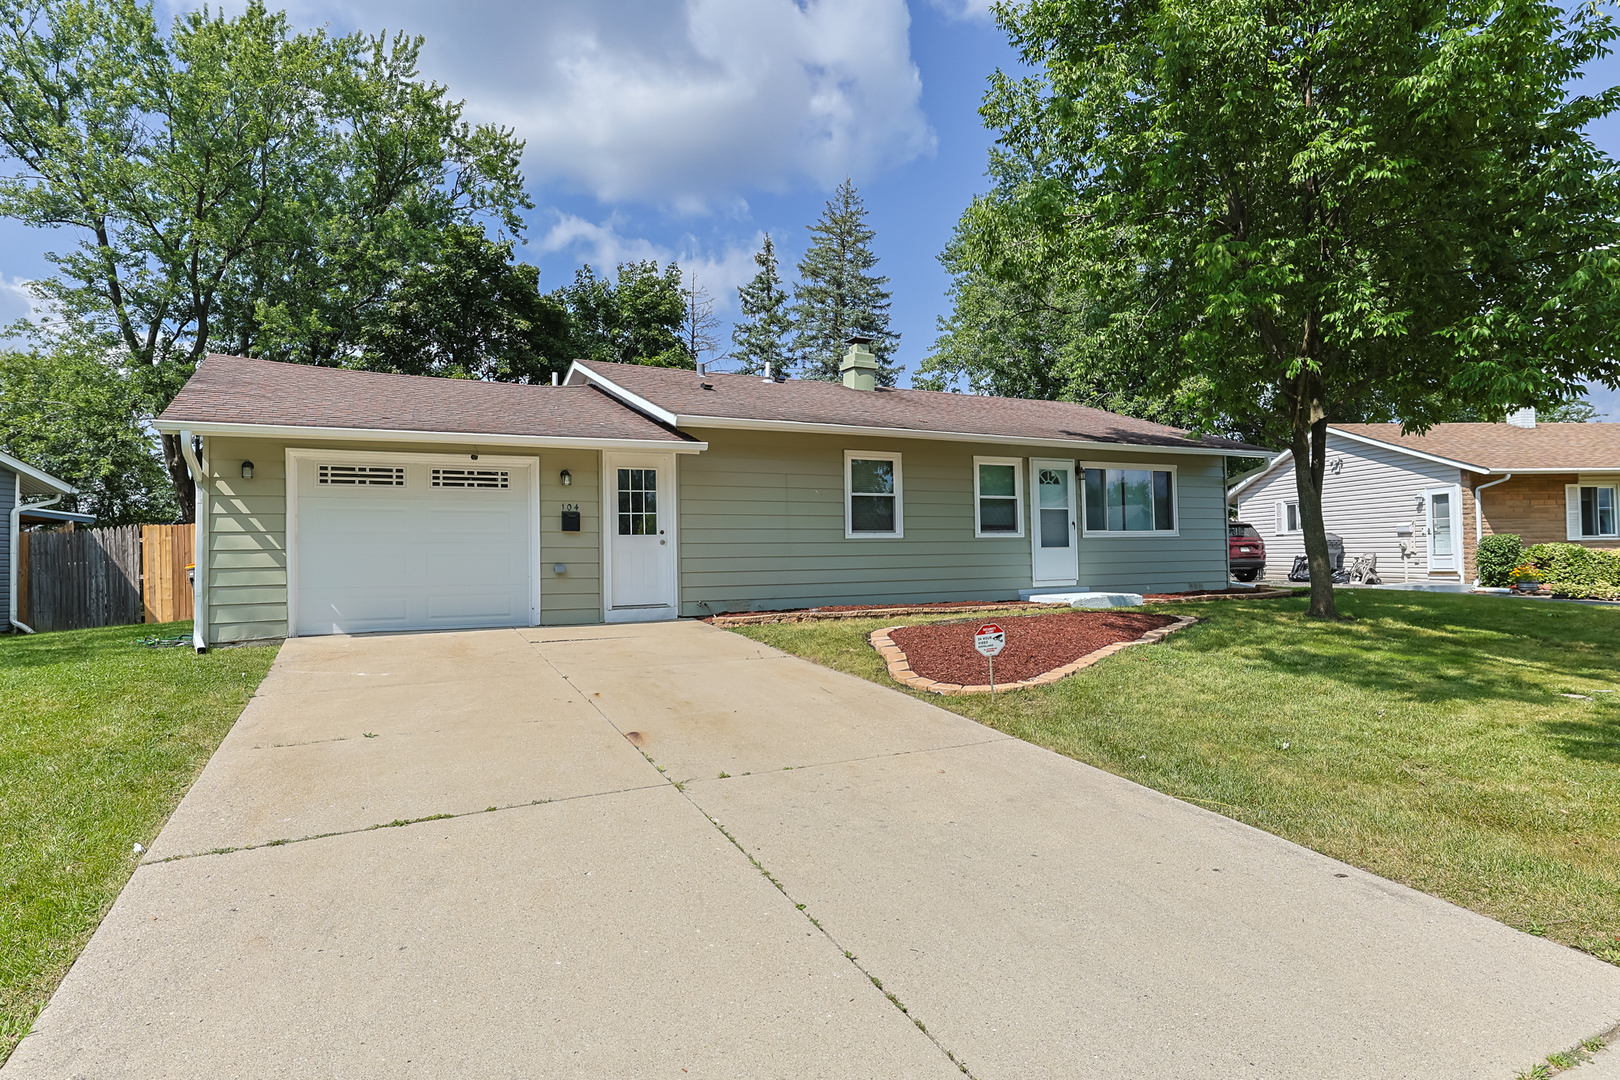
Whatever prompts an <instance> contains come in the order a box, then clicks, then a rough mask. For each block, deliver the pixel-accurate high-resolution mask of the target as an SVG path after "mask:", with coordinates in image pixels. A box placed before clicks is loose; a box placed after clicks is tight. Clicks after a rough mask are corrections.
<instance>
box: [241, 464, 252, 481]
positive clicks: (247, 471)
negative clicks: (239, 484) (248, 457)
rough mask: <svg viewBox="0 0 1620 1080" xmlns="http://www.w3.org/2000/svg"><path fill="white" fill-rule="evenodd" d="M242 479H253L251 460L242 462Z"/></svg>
mask: <svg viewBox="0 0 1620 1080" xmlns="http://www.w3.org/2000/svg"><path fill="white" fill-rule="evenodd" d="M242 479H244V480H251V479H253V462H251V461H244V462H242Z"/></svg>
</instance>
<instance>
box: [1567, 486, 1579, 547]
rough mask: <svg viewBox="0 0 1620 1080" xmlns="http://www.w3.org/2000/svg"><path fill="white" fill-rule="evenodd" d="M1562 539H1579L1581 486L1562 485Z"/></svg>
mask: <svg viewBox="0 0 1620 1080" xmlns="http://www.w3.org/2000/svg"><path fill="white" fill-rule="evenodd" d="M1564 538H1565V539H1566V540H1579V539H1580V538H1581V485H1579V484H1565V485H1564Z"/></svg>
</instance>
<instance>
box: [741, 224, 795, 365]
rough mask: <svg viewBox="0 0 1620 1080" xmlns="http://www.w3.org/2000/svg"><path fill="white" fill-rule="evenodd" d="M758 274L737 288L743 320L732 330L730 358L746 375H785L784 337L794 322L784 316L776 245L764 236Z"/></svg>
mask: <svg viewBox="0 0 1620 1080" xmlns="http://www.w3.org/2000/svg"><path fill="white" fill-rule="evenodd" d="M754 264H755V265H756V266H758V267H759V272H758V273H757V274H755V275H754V278H753V280H752V281H750V282H749V283H748V284H746V285H739V286H737V306H738V307H739V308H740V309H741V312H742V318H741V319H739V320H738V321H737V322H736V323H735V324H733V325H732V327H731V343H732V344H733V345H735V346H736V349H735V350H733V352H732V353H731V359H733V360H735V361H737V362H738V363H739V364H741V365H742V366H741V368H740V369H739V370H740V371H741V372H742V373H743V374H747V375H763V374H765V372H766V369H767V368H769V370H770V372H771V373H772V374H773V375H786V374H787V370H788V365H789V357H788V350H787V336H788V333H789V332H790V331H791V330H792V329H793V322H792V320H791V319H789V318H788V313H787V301H788V294H787V290H786V289H784V288H782V275H781V273H780V272H779V271H778V270H777V268H776V246H775V245H774V244H772V243H771V234H770V233H766V234H765V246H764V247H763V248H762V249H760V250H759V251H757V252H755V253H754Z"/></svg>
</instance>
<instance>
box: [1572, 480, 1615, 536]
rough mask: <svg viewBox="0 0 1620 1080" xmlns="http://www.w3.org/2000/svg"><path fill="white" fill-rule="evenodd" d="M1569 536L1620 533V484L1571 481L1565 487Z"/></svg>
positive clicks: (1612, 534)
mask: <svg viewBox="0 0 1620 1080" xmlns="http://www.w3.org/2000/svg"><path fill="white" fill-rule="evenodd" d="M1564 512H1565V516H1566V520H1567V524H1568V526H1569V529H1568V537H1567V538H1568V539H1570V540H1597V539H1603V538H1613V537H1616V536H1620V485H1617V484H1570V485H1568V486H1567V487H1566V488H1565V489H1564Z"/></svg>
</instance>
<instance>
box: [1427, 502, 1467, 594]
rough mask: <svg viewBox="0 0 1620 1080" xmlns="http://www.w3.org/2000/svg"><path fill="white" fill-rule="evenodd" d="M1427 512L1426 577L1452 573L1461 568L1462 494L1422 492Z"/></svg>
mask: <svg viewBox="0 0 1620 1080" xmlns="http://www.w3.org/2000/svg"><path fill="white" fill-rule="evenodd" d="M1423 498H1424V501H1425V502H1426V503H1427V504H1428V512H1429V530H1428V531H1429V573H1431V574H1433V573H1435V572H1439V573H1455V572H1456V570H1457V568H1458V566H1459V565H1461V564H1460V562H1459V559H1458V556H1459V554H1460V553H1459V551H1458V548H1459V546H1460V545H1461V543H1462V492H1461V490H1460V489H1459V488H1456V487H1443V488H1428V489H1426V490H1425V491H1424V492H1423Z"/></svg>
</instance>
